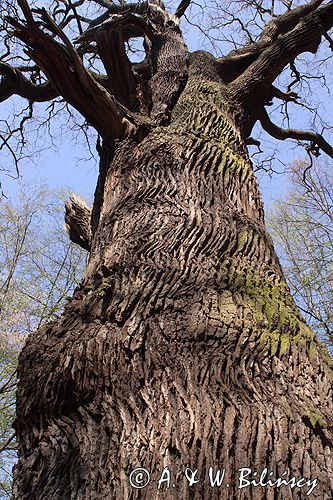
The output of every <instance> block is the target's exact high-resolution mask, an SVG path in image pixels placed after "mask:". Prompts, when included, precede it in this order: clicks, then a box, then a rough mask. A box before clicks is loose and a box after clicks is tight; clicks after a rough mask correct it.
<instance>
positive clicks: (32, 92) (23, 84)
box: [0, 62, 59, 102]
mask: <svg viewBox="0 0 333 500" xmlns="http://www.w3.org/2000/svg"><path fill="white" fill-rule="evenodd" d="M0 74H1V75H3V76H2V78H1V80H0V102H3V101H5V100H6V99H8V98H9V97H11V96H12V95H14V94H16V95H19V96H21V97H25V98H26V99H28V100H29V101H35V102H45V101H50V100H51V99H55V98H56V97H58V96H59V93H58V92H57V91H56V90H55V88H54V87H53V86H52V84H51V83H50V82H46V83H43V84H41V85H36V84H34V83H32V82H30V81H29V80H28V79H27V78H26V77H25V76H24V75H23V74H22V73H21V71H19V70H18V69H17V68H13V67H11V66H9V65H8V64H6V63H2V62H0Z"/></svg>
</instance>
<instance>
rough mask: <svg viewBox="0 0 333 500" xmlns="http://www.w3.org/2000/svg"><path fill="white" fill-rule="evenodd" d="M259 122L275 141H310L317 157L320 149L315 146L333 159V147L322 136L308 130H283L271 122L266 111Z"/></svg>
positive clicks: (262, 113) (311, 148)
mask: <svg viewBox="0 0 333 500" xmlns="http://www.w3.org/2000/svg"><path fill="white" fill-rule="evenodd" d="M259 120H260V123H261V125H262V127H263V129H264V130H265V131H266V132H267V133H268V134H269V135H271V136H272V137H275V139H279V140H281V141H284V140H286V139H296V140H298V141H309V142H310V148H309V150H310V151H313V152H314V153H315V155H316V156H317V155H318V149H317V148H315V145H316V146H317V147H319V148H320V149H321V150H322V151H324V152H325V153H326V154H327V155H328V156H330V157H331V158H333V147H332V146H331V145H330V144H329V143H328V142H327V141H325V139H324V138H323V136H322V135H320V134H317V133H316V132H312V131H307V130H297V129H283V128H281V127H279V126H278V125H276V124H275V123H273V122H272V121H271V120H270V118H269V116H268V114H267V111H266V110H265V109H264V110H263V111H262V112H261V114H260V116H259Z"/></svg>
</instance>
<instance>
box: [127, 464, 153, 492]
mask: <svg viewBox="0 0 333 500" xmlns="http://www.w3.org/2000/svg"><path fill="white" fill-rule="evenodd" d="M149 481H150V474H149V472H148V471H147V469H143V468H142V467H138V468H137V469H134V470H133V471H132V472H131V474H130V477H129V482H130V485H131V486H133V488H138V489H141V488H144V487H145V486H147V484H148V483H149Z"/></svg>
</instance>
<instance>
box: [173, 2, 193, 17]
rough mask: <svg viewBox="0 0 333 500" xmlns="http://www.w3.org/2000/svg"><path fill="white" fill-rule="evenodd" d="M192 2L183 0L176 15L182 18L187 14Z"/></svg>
mask: <svg viewBox="0 0 333 500" xmlns="http://www.w3.org/2000/svg"><path fill="white" fill-rule="evenodd" d="M190 3H191V0H182V1H181V2H180V4H179V5H178V7H177V10H176V12H175V16H176V17H178V18H181V17H182V16H183V15H184V14H185V12H186V10H187V9H188V7H189V5H190Z"/></svg>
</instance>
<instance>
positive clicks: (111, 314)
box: [13, 0, 333, 500]
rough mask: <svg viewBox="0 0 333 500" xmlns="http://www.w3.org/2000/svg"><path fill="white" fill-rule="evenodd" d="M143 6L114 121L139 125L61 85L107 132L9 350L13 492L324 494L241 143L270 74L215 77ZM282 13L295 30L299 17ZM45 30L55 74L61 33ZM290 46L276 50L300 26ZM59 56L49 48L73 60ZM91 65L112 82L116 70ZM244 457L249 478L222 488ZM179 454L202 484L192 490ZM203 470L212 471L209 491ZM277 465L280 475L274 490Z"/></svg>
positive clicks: (320, 450)
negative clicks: (66, 277) (218, 479)
mask: <svg viewBox="0 0 333 500" xmlns="http://www.w3.org/2000/svg"><path fill="white" fill-rule="evenodd" d="M21 3H23V4H25V2H23V0H21ZM185 4H186V2H184V4H183V6H184V5H185ZM148 7H149V9H150V11H149V12H148V14H149V16H148V17H149V18H150V20H151V22H152V23H153V24H154V29H153V32H152V35H151V38H150V40H149V41H148V40H146V43H147V46H149V43H150V49H149V50H148V54H147V61H148V63H147V64H148V65H150V69H151V73H150V74H149V72H148V73H142V74H141V75H139V77H140V78H141V79H140V78H139V79H136V77H135V78H134V77H133V75H134V73H132V72H133V66H131V65H129V64H128V65H127V66H125V67H122V70H121V71H122V78H124V79H125V80H126V82H125V83H126V85H125V86H124V88H126V89H128V91H129V92H130V93H131V94H132V95H131V98H130V99H129V101H127V104H128V106H129V107H131V106H132V107H133V108H135V107H136V106H138V107H139V112H138V113H137V114H136V115H135V116H134V112H133V110H132V109H131V110H130V111H129V112H128V113H129V115H128V116H131V117H133V120H134V121H135V123H138V124H144V126H143V128H142V130H143V132H142V133H141V134H128V133H125V132H124V130H123V129H121V133H119V129H118V127H119V126H120V125H119V123H118V122H112V131H113V133H111V134H110V135H111V137H109V135H108V133H107V130H108V123H107V121H105V118H106V115H105V114H104V113H108V109H104V108H103V109H100V108H99V106H103V103H104V102H109V101H110V99H111V97H110V94H109V93H108V91H107V89H103V92H104V94H103V96H104V97H105V99H106V101H104V100H101V101H98V102H96V101H94V102H95V103H96V106H97V108H98V109H97V110H96V109H95V108H96V106H95V107H90V108H89V104H90V103H87V102H86V101H85V97H83V96H82V95H80V96H79V98H80V99H81V100H82V103H84V105H83V108H84V109H83V111H82V113H83V115H84V116H86V117H87V118H89V117H90V116H91V115H88V114H87V112H86V107H88V108H89V109H90V113H91V114H92V115H93V117H94V118H93V119H94V120H95V123H97V125H96V128H97V130H99V131H100V132H101V133H102V131H103V130H105V131H106V132H105V133H104V134H102V135H103V136H104V143H103V145H102V146H101V147H100V157H101V165H100V176H99V180H98V184H97V188H96V193H95V199H94V205H93V207H92V212H91V226H92V239H91V253H90V260H89V264H88V266H87V270H86V273H85V276H84V279H83V282H82V285H81V286H80V288H78V289H77V290H76V292H75V294H74V297H73V299H72V300H71V302H70V303H69V304H68V305H67V307H66V309H65V312H64V314H63V316H62V317H61V318H59V319H58V320H57V321H54V322H53V323H51V324H49V325H47V326H46V327H44V328H42V329H40V330H39V331H38V332H36V333H35V334H34V335H32V336H30V337H29V338H28V340H27V344H26V346H25V348H24V350H23V351H22V354H21V357H20V363H19V378H20V382H19V389H18V398H17V420H16V424H15V425H16V430H17V436H18V443H19V455H20V457H19V463H18V465H17V466H16V469H15V484H14V496H13V498H14V499H15V500H18V499H19V500H21V499H35V498H36V499H48V500H55V499H62V500H63V499H64V500H66V499H73V500H74V499H75V500H77V499H97V498H98V499H99V498H101V499H102V498H103V499H104V498H105V499H135V498H141V499H155V498H156V499H159V498H168V499H177V500H178V499H180V498H193V499H202V498H204V499H215V498H223V499H226V500H229V499H230V500H231V499H234V498H237V499H258V500H259V499H276V498H279V499H280V498H281V499H286V498H292V499H301V498H305V497H306V495H307V493H308V492H309V491H310V492H311V498H318V499H324V500H325V499H330V498H331V492H332V473H333V463H332V457H331V454H332V406H333V405H332V373H333V372H332V367H331V364H332V363H331V361H330V360H329V358H328V355H327V353H325V351H324V349H323V348H322V347H321V346H320V344H319V343H318V342H317V341H316V339H315V335H314V333H313V332H311V331H310V329H309V328H308V327H307V326H306V324H305V323H304V321H303V319H302V318H301V317H300V314H299V312H298V310H297V308H296V306H295V304H294V302H293V300H292V298H291V296H290V293H289V290H288V288H287V286H286V284H285V281H284V278H283V273H282V271H281V268H280V264H279V261H278V258H277V256H276V254H275V251H274V248H273V246H272V242H271V240H270V237H269V236H268V235H267V233H266V230H265V225H264V213H263V207H262V202H261V197H260V194H259V191H258V186H257V182H256V179H255V177H254V174H253V171H252V165H251V162H250V161H249V158H248V155H247V151H246V148H245V140H246V137H247V135H248V133H249V131H250V129H251V126H250V125H251V123H252V124H253V123H254V122H255V120H256V116H255V113H254V111H253V110H255V112H257V111H258V109H260V110H262V108H263V106H264V103H265V99H266V98H267V95H268V94H269V92H272V91H273V90H272V87H271V83H272V82H270V81H269V77H268V76H267V82H268V87H267V88H268V90H267V89H266V88H265V89H264V91H263V92H258V93H257V94H255V90H256V88H257V89H258V87H256V86H255V85H254V84H255V83H257V84H258V81H255V82H253V81H252V80H249V79H246V78H243V80H242V81H241V77H240V76H239V77H238V78H237V79H236V80H235V82H232V83H231V84H230V85H228V84H227V81H228V79H227V78H225V77H224V76H225V75H223V71H222V69H221V68H222V66H221V62H220V61H216V60H215V59H214V58H213V56H211V55H209V54H207V53H205V52H198V53H195V54H192V55H191V56H190V57H189V55H188V52H187V49H186V47H185V44H184V42H183V40H182V37H181V33H180V31H179V28H178V25H177V22H176V21H175V19H173V18H172V16H170V15H168V14H167V13H166V12H165V11H164V9H163V5H162V4H161V3H158V2H151V3H149V5H148ZM149 9H148V10H149ZM182 12H183V7H181V8H180V10H179V13H180V14H179V15H181V13H182ZM311 15H312V12H311ZM26 19H27V24H28V27H24V28H22V27H21V28H20V29H21V32H20V33H21V35H20V36H21V38H22V37H23V38H24V39H25V40H28V41H29V43H30V45H31V46H32V50H33V55H34V57H35V56H36V54H37V57H35V59H36V60H37V59H38V61H41V64H43V65H45V66H47V65H48V64H49V63H48V61H47V60H46V55H45V54H43V55H41V47H40V46H39V45H38V43H40V42H39V41H40V40H41V37H42V36H43V35H41V33H40V30H38V29H37V28H36V27H35V25H33V20H32V19H30V18H29V13H26ZM127 19H132V18H131V17H130V18H127ZM310 21H311V19H310ZM310 21H309V22H310ZM131 22H132V21H131ZM125 24H126V23H125ZM291 24H292V27H291V29H294V30H298V32H297V33H298V34H299V36H303V35H304V31H305V30H304V29H303V28H304V26H303V24H302V26H298V24H296V27H295V28H294V24H293V23H291ZM31 26H32V27H31ZM284 26H285V25H284ZM123 28H124V29H125V26H123ZM123 28H122V29H123ZM312 28H313V26H312ZM96 29H98V28H96ZM313 29H314V28H313ZM31 30H32V31H33V32H34V33H35V36H36V39H35V38H33V37H32V38H31ZM36 30H37V31H36ZM22 33H23V34H22ZM36 33H37V35H36ZM289 35H290V33H286V34H284V37H282V38H279V39H278V40H275V39H274V40H273V41H272V44H271V46H270V51H269V50H268V49H267V51H264V52H262V54H261V56H259V58H258V59H256V60H255V61H254V62H253V61H252V63H251V64H252V65H250V66H246V67H247V69H246V72H248V75H251V74H252V75H257V74H259V73H256V72H258V68H259V66H260V61H259V59H260V58H261V61H263V62H264V63H265V64H264V66H263V68H264V71H268V69H269V68H270V64H271V63H272V59H271V58H272V57H276V54H277V52H278V50H279V44H280V45H281V46H283V43H286V44H287V45H286V46H288V47H289V45H288V43H289V42H290V43H291V37H290V36H289ZM145 36H146V35H145ZM304 36H305V35H304ZM316 36H319V35H318V33H317V34H316ZM98 37H99V38H98V40H99V41H100V43H102V42H101V40H103V39H104V38H105V37H106V38H107V39H108V43H109V42H110V43H111V45H112V44H113V46H115V45H116V44H118V43H119V40H120V38H116V39H115V35H114V34H113V35H112V36H110V37H108V35H107V33H104V34H103V36H102V35H101V34H99V35H98ZM103 37H104V38H103ZM288 37H289V38H288ZM273 38H274V37H273ZM96 39H97V38H96ZM306 39H307V35H306ZM36 40H37V42H36ZM283 40H284V41H283ZM44 42H45V43H47V46H48V47H50V50H51V52H52V51H53V52H52V54H53V56H54V54H57V55H59V57H60V59H59V61H58V63H59V64H60V65H62V66H61V67H62V71H65V66H66V61H65V59H62V56H61V54H63V52H62V51H64V48H63V46H60V45H57V44H56V43H55V42H54V40H53V39H51V38H48V39H43V43H44ZM316 43H317V42H316ZM36 44H37V45H38V46H37V45H36ZM288 47H287V48H288ZM289 48H290V54H291V56H290V57H294V54H295V51H296V50H298V48H299V39H298V40H297V41H296V42H295V43H294V45H293V47H292V48H291V46H290V47H289ZM73 50H74V49H73V47H72V46H71V47H69V46H67V48H66V51H67V52H66V51H65V52H66V57H67V58H68V57H69V58H70V61H71V63H73V60H74V59H75V58H76V56H77V52H75V51H74V52H73ZM36 51H38V53H37V52H36ZM75 54H76V55H75ZM103 54H104V55H103V57H104V59H105V58H107V57H108V55H107V53H104V52H103ZM122 57H125V56H124V53H123V52H122ZM281 57H284V55H282V56H281ZM73 58H74V59H73ZM67 64H68V60H67ZM76 64H77V65H78V66H77V67H76V68H74V72H73V73H72V74H71V76H70V78H69V80H68V81H67V82H62V81H58V78H59V77H58V76H57V74H56V73H54V72H52V74H51V70H52V68H51V69H50V75H49V77H50V79H51V81H52V82H53V84H54V86H55V88H57V89H58V90H59V92H60V93H62V95H64V94H65V93H66V95H65V97H66V96H67V97H68V101H69V102H72V101H73V99H76V98H77V90H76V89H75V88H74V84H72V80H71V79H77V78H79V81H80V82H81V83H82V79H81V80H80V78H81V76H82V75H81V76H80V71H81V72H82V71H83V70H82V67H81V66H80V61H79V60H76ZM276 64H278V63H276ZM267 68H268V69H267ZM107 70H108V72H109V73H110V74H109V75H108V76H109V77H111V73H112V72H114V71H115V65H112V63H111V62H108V63H107ZM84 75H85V77H86V74H85V73H84ZM136 76H138V75H136ZM259 76H260V78H262V77H263V75H259ZM132 77H133V78H132ZM88 81H89V85H90V83H91V87H89V88H90V90H91V91H92V92H93V89H95V90H96V88H97V87H94V85H95V84H96V82H95V81H93V79H90V77H89V78H88ZM138 82H139V83H138ZM118 83H119V82H116V83H114V84H113V89H114V91H115V92H118V94H119V96H121V95H122V97H119V99H120V100H121V99H122V102H123V103H124V102H125V97H124V94H122V91H123V88H122V87H121V86H119V85H118ZM241 83H242V84H241ZM143 87H144V90H145V93H144V95H145V98H144V99H143V100H142V99H141V100H140V99H138V100H137V101H136V100H135V99H133V96H134V97H135V92H136V93H137V96H139V95H141V97H142V94H141V91H142V88H143ZM117 89H118V90H117ZM237 89H238V90H237ZM251 89H252V90H251ZM266 91H267V92H266ZM100 95H101V94H100V88H99V87H98V92H97V97H98V96H100ZM67 97H66V98H67ZM104 97H103V99H104ZM71 100H72V101H71ZM111 100H112V99H111ZM255 101H256V102H255ZM73 102H74V101H73ZM75 102H77V101H75ZM112 102H113V103H115V102H116V101H114V100H112ZM80 103H81V101H80ZM118 104H119V105H120V107H117V110H118V111H117V112H119V113H122V112H123V111H124V109H125V108H124V107H123V106H122V105H121V104H120V103H118ZM118 104H117V106H118ZM85 113H86V114H85ZM124 113H125V111H124ZM140 113H141V114H140ZM144 113H146V115H144ZM253 113H254V114H253ZM111 114H112V113H111ZM147 115H149V116H147ZM126 116H127V115H126ZM96 117H100V118H98V120H97V119H96ZM112 119H113V118H112ZM96 120H97V121H96ZM99 120H100V121H99ZM103 120H104V121H103ZM89 245H90V235H89ZM137 467H144V468H145V469H147V470H148V471H149V472H150V475H151V481H150V482H149V484H148V485H147V486H146V487H144V488H142V489H136V488H135V487H134V486H133V485H131V484H130V480H129V479H130V476H131V471H133V470H134V469H136V468H137ZM210 467H212V468H213V472H212V471H210ZM245 467H248V468H251V469H252V476H251V480H252V483H251V484H248V485H247V486H246V487H244V488H239V486H240V469H241V468H245ZM165 468H168V470H169V471H170V474H171V479H170V484H169V483H168V481H167V477H168V476H167V473H166V472H165V475H164V476H162V472H163V470H165ZM186 468H190V469H192V471H194V470H197V471H198V473H197V476H195V479H200V481H199V482H197V483H196V484H194V485H192V486H190V485H189V481H188V479H187V478H186V476H185V474H184V471H185V470H186ZM266 468H267V474H270V475H269V476H267V477H265V478H263V481H264V482H265V483H267V481H268V479H270V480H271V481H272V483H274V484H272V485H271V486H270V485H269V483H268V484H266V485H265V486H262V485H256V483H253V480H255V479H257V480H258V479H259V478H260V475H261V474H262V473H264V471H265V469H266ZM218 469H220V470H221V471H223V470H224V469H225V479H224V481H223V483H222V484H221V486H220V487H218V486H215V487H212V485H211V484H210V477H209V474H212V473H213V476H214V477H215V474H216V472H217V470H218ZM255 471H256V472H257V476H254V475H253V473H254V472H255ZM189 474H190V473H189V471H187V475H188V477H189ZM214 477H213V478H212V480H213V479H214ZM279 477H281V478H282V479H284V480H287V481H289V485H285V486H281V487H278V486H277V485H276V484H275V482H276V480H277V479H278V478H279ZM161 478H162V479H163V478H164V479H165V481H164V482H163V481H162V487H161V488H160V489H158V481H159V480H160V479H161ZM293 478H295V479H293ZM302 478H303V480H302ZM132 479H133V478H132ZM314 480H317V481H318V484H317V485H316V484H314V483H313V484H312V483H311V481H314ZM294 482H298V483H297V484H294ZM173 485H174V486H173ZM167 486H169V487H168V488H167ZM313 487H314V488H313ZM312 490H313V491H312Z"/></svg>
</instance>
